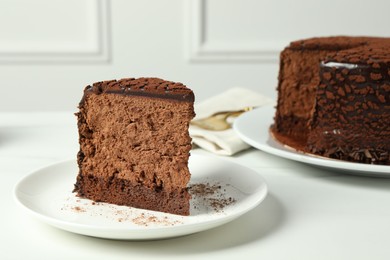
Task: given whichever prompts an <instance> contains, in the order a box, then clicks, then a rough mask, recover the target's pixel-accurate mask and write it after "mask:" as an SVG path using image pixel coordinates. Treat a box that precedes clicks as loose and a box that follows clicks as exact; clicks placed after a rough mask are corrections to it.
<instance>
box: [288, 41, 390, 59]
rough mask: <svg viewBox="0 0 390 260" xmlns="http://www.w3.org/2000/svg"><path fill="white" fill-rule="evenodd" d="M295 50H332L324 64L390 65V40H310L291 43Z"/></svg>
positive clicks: (291, 47)
mask: <svg viewBox="0 0 390 260" xmlns="http://www.w3.org/2000/svg"><path fill="white" fill-rule="evenodd" d="M288 48H290V49H293V50H330V51H337V52H336V53H334V54H330V55H329V56H328V57H326V58H325V59H324V60H323V62H324V63H328V62H339V63H351V64H374V63H390V52H389V49H390V38H381V37H349V36H333V37H318V38H310V39H304V40H299V41H294V42H291V43H290V46H289V47H288Z"/></svg>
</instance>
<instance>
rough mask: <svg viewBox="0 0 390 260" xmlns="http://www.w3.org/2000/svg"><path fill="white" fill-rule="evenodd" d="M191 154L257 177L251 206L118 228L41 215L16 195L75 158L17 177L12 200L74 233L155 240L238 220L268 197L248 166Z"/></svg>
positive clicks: (259, 178) (263, 185)
mask: <svg viewBox="0 0 390 260" xmlns="http://www.w3.org/2000/svg"><path fill="white" fill-rule="evenodd" d="M191 157H198V158H199V159H200V160H202V159H203V160H208V159H211V160H213V161H216V162H221V161H223V162H224V163H230V164H231V165H235V166H236V167H240V168H243V169H246V171H247V172H248V174H250V175H251V176H256V178H257V180H258V181H259V185H258V187H256V189H255V191H254V192H253V194H251V195H250V196H257V198H256V199H255V201H254V202H253V203H251V204H250V205H248V206H246V207H245V208H243V209H240V210H239V211H237V212H231V213H230V214H221V215H220V216H218V217H217V218H212V219H208V220H206V221H200V222H191V223H184V224H180V225H174V226H170V225H169V226H166V225H161V226H147V227H145V226H143V225H140V226H132V227H129V226H125V227H119V226H109V225H103V226H98V225H94V224H84V223H77V222H71V221H67V220H63V219H59V218H55V217H53V216H50V215H47V214H44V213H41V212H37V211H36V210H34V208H33V207H31V206H29V205H26V202H25V201H23V199H21V198H20V196H19V194H20V192H23V191H22V190H21V188H20V187H21V186H22V185H23V183H24V182H26V181H28V180H29V179H30V178H32V179H34V178H37V176H40V175H42V174H44V172H45V171H47V170H50V168H53V167H54V169H55V168H56V167H71V166H72V165H73V167H74V165H75V164H77V162H76V159H66V160H61V161H57V162H54V163H51V164H48V165H46V166H42V167H39V168H37V169H35V170H33V171H31V172H30V173H28V174H26V175H25V176H23V177H22V178H20V180H19V181H17V183H16V184H15V185H14V188H13V198H14V201H15V202H16V203H17V204H18V206H19V207H20V208H22V209H23V210H24V211H25V212H27V213H28V214H30V215H31V216H33V217H34V218H35V219H38V220H40V221H43V222H44V223H46V224H49V225H51V226H54V227H56V228H59V229H62V230H66V231H68V232H72V233H77V234H81V235H86V236H93V237H100V238H107V239H122V240H156V239H165V238H171V237H178V236H182V235H189V234H193V233H198V232H201V231H205V230H209V229H212V228H215V227H218V226H221V225H224V224H226V223H228V222H230V221H232V220H234V219H237V218H238V217H240V216H242V215H244V214H246V213H248V212H249V211H251V210H253V209H254V208H256V207H257V206H259V205H260V204H261V203H262V202H263V201H264V199H265V198H266V197H267V194H268V185H267V183H266V181H265V180H264V178H263V177H262V176H261V175H260V174H259V173H258V172H257V171H255V170H254V169H252V168H249V167H247V166H244V165H241V164H238V163H235V162H232V161H229V160H226V159H223V158H220V157H217V156H213V155H211V156H206V155H202V154H191V156H190V159H191ZM76 174H77V173H73V176H74V178H76ZM71 185H72V184H71ZM150 212H154V211H150ZM157 214H163V215H164V214H168V215H170V214H169V213H162V212H157ZM179 217H184V218H196V216H179ZM196 226H201V228H198V229H197V231H194V232H188V229H191V228H194V227H196ZM208 226H211V227H208ZM75 228H76V229H77V228H82V229H83V230H87V231H95V233H96V232H98V233H99V232H111V233H112V232H114V233H116V232H118V236H103V235H91V234H87V233H86V232H75V231H74V229H75ZM167 230H170V231H172V232H171V233H172V234H171V235H164V232H165V231H167ZM183 230H184V232H180V231H183ZM186 230H187V231H186ZM178 231H179V234H178V235H175V234H174V233H175V232H178ZM153 232H155V233H159V234H160V235H157V236H153V235H150V234H151V233H153Z"/></svg>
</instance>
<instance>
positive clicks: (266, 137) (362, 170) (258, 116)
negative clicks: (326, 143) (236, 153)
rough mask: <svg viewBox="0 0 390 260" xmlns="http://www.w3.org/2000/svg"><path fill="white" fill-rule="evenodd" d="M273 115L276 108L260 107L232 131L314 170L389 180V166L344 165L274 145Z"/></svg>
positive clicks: (343, 163) (344, 162)
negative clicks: (313, 167)
mask: <svg viewBox="0 0 390 260" xmlns="http://www.w3.org/2000/svg"><path fill="white" fill-rule="evenodd" d="M274 115H275V108H274V107H273V106H264V107H260V108H257V109H254V110H252V111H249V112H246V113H244V114H243V115H241V116H240V117H238V118H237V119H236V120H235V121H234V124H233V128H234V130H235V131H236V132H237V134H238V135H239V136H240V138H241V139H242V140H243V141H244V142H246V143H248V144H249V145H251V146H253V147H255V148H257V149H260V150H262V151H264V152H267V153H270V154H273V155H276V156H279V157H283V158H286V159H290V160H294V161H298V162H303V163H307V164H311V165H314V166H320V167H326V168H330V169H334V170H340V171H344V172H347V173H350V174H359V175H367V176H376V177H390V166H386V165H372V164H363V163H353V162H347V161H341V160H336V159H330V158H325V157H321V156H316V155H313V154H308V153H303V152H299V151H295V150H293V149H291V148H290V147H285V146H284V145H282V144H280V143H279V142H277V141H275V140H274V139H273V138H272V137H271V135H270V132H269V129H270V126H271V125H272V124H273V117H274Z"/></svg>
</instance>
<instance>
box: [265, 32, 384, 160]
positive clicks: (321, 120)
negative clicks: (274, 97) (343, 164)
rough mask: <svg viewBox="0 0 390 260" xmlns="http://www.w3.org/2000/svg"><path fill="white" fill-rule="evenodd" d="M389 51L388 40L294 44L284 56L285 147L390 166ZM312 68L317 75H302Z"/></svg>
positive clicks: (280, 109)
mask: <svg viewBox="0 0 390 260" xmlns="http://www.w3.org/2000/svg"><path fill="white" fill-rule="evenodd" d="M389 50H390V39H387V38H370V37H327V38H312V39H308V40H301V41H296V42H293V43H291V44H290V46H289V47H287V48H286V49H285V50H284V51H283V52H282V55H281V58H282V59H281V68H280V69H281V71H280V74H279V87H278V93H279V97H278V105H277V112H276V115H275V125H274V127H273V129H272V131H273V132H274V133H275V137H276V138H277V139H278V140H280V141H281V142H283V143H286V142H287V141H286V140H291V142H290V141H288V142H287V143H286V144H287V145H290V146H293V147H295V148H297V149H299V150H303V151H305V152H309V153H314V154H318V155H323V156H326V157H330V158H336V159H341V160H347V161H353V162H362V163H372V164H387V165H390V125H389V123H388V122H390V51H389ZM315 59H318V60H317V62H315V63H313V60H315ZM308 61H310V63H308ZM286 64H287V65H286ZM291 64H292V65H291ZM314 64H318V68H315V67H313V66H315V65H314ZM297 67H298V68H300V70H296V68H297ZM310 70H312V71H315V73H313V74H310V73H309V74H307V73H306V74H305V75H304V73H302V71H304V72H306V71H310ZM307 75H311V76H310V78H309V79H307ZM305 82H306V83H305ZM313 89H314V92H313V91H312V90H313ZM286 93H287V94H286ZM295 93H298V94H295ZM299 93H300V94H299ZM307 93H309V94H310V96H309V94H307ZM313 93H314V98H313ZM308 99H309V100H308ZM286 100H289V101H286ZM306 100H308V101H306ZM312 100H313V101H314V102H313V101H312ZM307 102H310V103H309V106H308V105H307V104H308V103H307ZM311 102H313V103H312V105H311ZM300 103H302V104H306V107H305V106H299V104H300ZM294 104H298V105H296V106H297V107H300V109H297V108H294V107H292V105H294ZM310 106H311V107H310ZM302 108H304V109H302ZM290 111H292V112H290ZM281 136H282V137H283V138H280V137H281ZM278 137H279V138H278ZM297 143H299V145H297ZM294 145H295V146H294Z"/></svg>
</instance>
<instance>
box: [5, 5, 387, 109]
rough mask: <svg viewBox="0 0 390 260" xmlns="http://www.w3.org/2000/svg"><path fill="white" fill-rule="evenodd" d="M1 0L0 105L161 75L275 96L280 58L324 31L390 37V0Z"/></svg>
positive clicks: (30, 104)
mask: <svg viewBox="0 0 390 260" xmlns="http://www.w3.org/2000/svg"><path fill="white" fill-rule="evenodd" d="M357 3H358V1H353V0H327V1H324V0H317V1H315V0H295V1H291V0H274V1H272V0H112V1H109V0H0V90H1V93H0V111H31V110H38V111H47V110H73V111H74V110H76V107H77V104H78V102H79V100H80V98H81V96H82V90H83V88H84V86H85V85H87V84H90V83H93V82H95V81H100V80H108V79H114V78H123V77H141V76H155V77H161V78H164V79H168V80H172V81H180V82H183V83H185V84H187V85H188V86H189V87H191V88H192V89H193V90H194V91H195V94H196V98H197V100H198V101H199V100H204V99H205V98H207V97H208V96H210V95H214V94H217V93H219V92H221V91H223V90H224V89H227V88H230V87H234V86H243V87H247V88H250V89H253V90H257V91H259V92H262V93H264V94H266V95H268V96H271V97H275V96H276V92H275V87H276V83H277V73H278V54H279V52H280V50H281V49H282V48H283V47H284V46H285V45H287V44H288V43H289V42H290V41H292V40H296V39H300V38H306V37H312V36H321V35H339V34H347V35H377V36H390V29H389V28H388V25H389V24H390V15H388V10H390V1H386V0H376V1H361V2H359V4H357Z"/></svg>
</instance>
